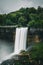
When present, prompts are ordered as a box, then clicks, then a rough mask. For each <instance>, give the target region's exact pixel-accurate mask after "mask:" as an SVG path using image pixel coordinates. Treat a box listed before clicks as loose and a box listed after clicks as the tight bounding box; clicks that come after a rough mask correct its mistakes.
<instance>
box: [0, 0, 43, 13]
mask: <svg viewBox="0 0 43 65" xmlns="http://www.w3.org/2000/svg"><path fill="white" fill-rule="evenodd" d="M38 6H42V7H43V0H0V13H9V12H12V11H16V10H18V9H20V8H21V7H35V8H37V7H38Z"/></svg>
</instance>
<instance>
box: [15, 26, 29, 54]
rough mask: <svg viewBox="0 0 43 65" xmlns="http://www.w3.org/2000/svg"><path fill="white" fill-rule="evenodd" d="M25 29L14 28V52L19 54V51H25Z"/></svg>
mask: <svg viewBox="0 0 43 65" xmlns="http://www.w3.org/2000/svg"><path fill="white" fill-rule="evenodd" d="M27 29H28V28H27V27H26V28H16V37H15V52H14V53H16V54H18V53H20V51H21V50H26V39H27Z"/></svg>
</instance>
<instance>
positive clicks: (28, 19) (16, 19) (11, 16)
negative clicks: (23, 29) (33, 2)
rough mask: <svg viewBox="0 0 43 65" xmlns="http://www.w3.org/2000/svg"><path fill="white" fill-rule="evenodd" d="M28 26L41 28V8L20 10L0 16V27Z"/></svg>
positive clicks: (42, 16) (42, 9)
mask: <svg viewBox="0 0 43 65" xmlns="http://www.w3.org/2000/svg"><path fill="white" fill-rule="evenodd" d="M4 25H14V26H29V27H33V28H43V7H40V6H38V8H37V9H35V8H34V7H31V8H21V9H19V10H18V11H15V12H11V13H8V14H0V26H4Z"/></svg>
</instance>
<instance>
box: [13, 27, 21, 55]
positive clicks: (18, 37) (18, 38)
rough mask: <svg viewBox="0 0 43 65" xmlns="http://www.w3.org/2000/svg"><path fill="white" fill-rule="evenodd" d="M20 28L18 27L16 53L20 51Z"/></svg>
mask: <svg viewBox="0 0 43 65" xmlns="http://www.w3.org/2000/svg"><path fill="white" fill-rule="evenodd" d="M20 32H21V31H20V28H16V37H15V47H14V53H17V54H18V53H19V43H20Z"/></svg>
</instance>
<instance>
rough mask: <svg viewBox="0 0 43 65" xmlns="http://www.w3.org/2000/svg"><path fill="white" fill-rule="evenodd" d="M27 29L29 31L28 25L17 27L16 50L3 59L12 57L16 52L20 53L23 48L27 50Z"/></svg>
mask: <svg viewBox="0 0 43 65" xmlns="http://www.w3.org/2000/svg"><path fill="white" fill-rule="evenodd" d="M27 31H28V28H27V27H25V28H23V27H21V28H16V37H15V47H14V48H15V49H14V52H13V53H12V54H10V55H9V56H6V57H4V58H2V61H4V60H7V59H10V58H11V57H12V56H14V55H15V54H19V53H20V51H21V50H26V39H27Z"/></svg>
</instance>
